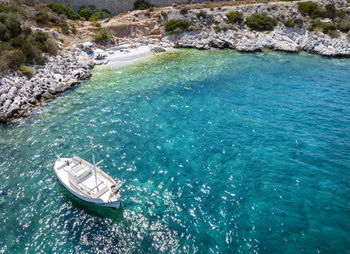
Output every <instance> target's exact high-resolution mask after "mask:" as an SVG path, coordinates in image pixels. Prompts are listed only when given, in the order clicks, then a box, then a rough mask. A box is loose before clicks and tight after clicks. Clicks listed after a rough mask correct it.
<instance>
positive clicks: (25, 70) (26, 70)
mask: <svg viewBox="0 0 350 254" xmlns="http://www.w3.org/2000/svg"><path fill="white" fill-rule="evenodd" d="M18 73H19V75H20V76H27V77H28V78H31V77H33V75H34V73H35V69H34V68H32V67H29V66H25V65H21V66H20V67H19V69H18Z"/></svg>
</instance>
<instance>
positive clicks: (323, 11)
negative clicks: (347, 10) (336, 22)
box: [298, 1, 336, 19]
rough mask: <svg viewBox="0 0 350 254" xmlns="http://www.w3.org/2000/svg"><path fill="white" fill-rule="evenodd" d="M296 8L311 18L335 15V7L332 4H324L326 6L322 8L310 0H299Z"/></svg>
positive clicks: (332, 16) (333, 16)
mask: <svg viewBox="0 0 350 254" xmlns="http://www.w3.org/2000/svg"><path fill="white" fill-rule="evenodd" d="M298 10H299V11H300V13H301V14H303V15H309V16H310V18H312V19H316V18H335V16H336V9H335V6H334V5H333V4H328V5H326V8H323V7H321V6H319V5H317V4H316V3H314V2H311V1H308V2H299V3H298Z"/></svg>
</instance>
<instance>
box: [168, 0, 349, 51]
mask: <svg viewBox="0 0 350 254" xmlns="http://www.w3.org/2000/svg"><path fill="white" fill-rule="evenodd" d="M331 2H332V3H334V4H335V5H336V6H338V7H340V8H343V7H344V8H347V7H345V6H346V5H347V3H346V1H342V0H337V1H327V0H324V1H323V2H318V3H319V4H323V5H325V4H327V3H331ZM344 10H345V9H344ZM346 10H347V12H350V9H346ZM204 11H205V12H206V13H207V17H206V18H198V17H197V16H196V14H197V13H198V11H196V10H191V12H189V13H188V14H186V15H185V16H184V15H181V14H180V12H176V11H175V10H172V11H170V13H169V15H168V16H169V19H171V18H175V19H184V18H186V19H187V20H192V21H193V22H194V26H195V27H196V29H194V31H187V32H183V33H181V34H178V35H170V36H168V39H169V40H170V41H173V42H175V45H176V47H184V48H188V47H190V48H198V49H208V48H211V47H214V48H232V49H236V50H238V51H261V50H264V49H271V50H281V51H291V52H298V51H307V52H310V53H316V54H320V55H324V56H343V57H350V40H349V35H347V34H345V33H341V32H339V33H338V36H337V37H331V36H330V35H327V34H324V33H322V32H310V31H309V30H308V27H309V22H310V19H308V18H307V17H304V16H302V15H301V14H300V13H299V11H298V9H297V3H295V2H280V3H269V4H253V5H246V6H244V5H243V6H234V7H222V8H220V9H218V8H215V9H212V10H210V9H205V10H204ZM231 11H239V12H241V13H243V15H244V16H245V17H247V16H249V15H251V14H255V13H262V12H266V13H267V14H268V15H269V16H271V17H275V18H277V19H278V20H279V22H278V25H277V26H276V27H275V28H274V30H273V31H271V32H270V31H268V32H256V31H252V30H250V29H249V28H248V27H247V25H246V24H244V23H243V24H235V25H229V24H227V17H226V14H227V13H228V12H231ZM288 18H291V19H292V20H293V21H294V27H293V28H289V27H286V26H285V25H284V24H283V22H284V21H286V20H287V19H288ZM215 27H220V29H219V31H218V29H217V30H216V31H215Z"/></svg>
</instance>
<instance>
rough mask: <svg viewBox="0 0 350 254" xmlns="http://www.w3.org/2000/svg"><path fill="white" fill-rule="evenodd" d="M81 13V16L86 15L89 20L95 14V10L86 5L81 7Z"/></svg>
mask: <svg viewBox="0 0 350 254" xmlns="http://www.w3.org/2000/svg"><path fill="white" fill-rule="evenodd" d="M78 13H79V15H80V16H81V17H84V18H85V20H89V19H90V17H91V15H92V14H94V10H93V9H91V8H88V7H85V6H82V7H81V8H80V9H79V12H78Z"/></svg>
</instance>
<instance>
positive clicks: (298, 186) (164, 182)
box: [0, 50, 350, 253]
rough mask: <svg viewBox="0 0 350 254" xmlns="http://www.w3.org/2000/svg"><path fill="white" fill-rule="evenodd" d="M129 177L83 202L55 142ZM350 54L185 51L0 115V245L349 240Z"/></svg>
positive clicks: (194, 245) (304, 247) (236, 249)
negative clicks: (8, 119)
mask: <svg viewBox="0 0 350 254" xmlns="http://www.w3.org/2000/svg"><path fill="white" fill-rule="evenodd" d="M87 135H92V136H94V137H95V143H97V144H99V148H98V153H97V160H101V159H104V162H103V169H104V170H105V171H107V172H108V173H109V174H110V175H112V176H113V177H115V178H117V177H122V178H123V179H125V180H126V184H125V185H124V189H123V198H124V209H122V210H119V211H114V210H111V209H102V208H97V207H93V206H90V205H86V204H84V203H81V202H80V201H79V200H76V199H75V198H73V197H72V196H70V195H69V194H68V193H67V191H65V190H64V188H63V187H62V186H61V185H60V184H59V183H58V181H57V180H56V178H55V176H54V173H53V163H54V160H55V157H54V153H53V151H56V152H57V153H59V154H61V155H62V156H71V155H73V154H77V155H79V156H81V157H83V158H85V159H88V160H90V157H89V153H84V151H85V150H87V149H88V139H87V138H86V136H87ZM349 144H350V60H348V59H331V58H324V57H320V56H315V55H309V54H285V53H254V54H242V53H237V52H234V51H195V50H182V51H179V52H178V53H176V54H168V55H167V54H166V55H162V56H158V57H155V58H152V59H149V60H146V61H143V62H140V63H137V64H134V65H131V66H128V67H123V68H119V69H96V70H94V76H93V78H92V79H91V80H89V81H88V82H86V83H84V84H82V85H80V86H78V87H76V88H75V89H73V90H72V91H69V92H66V93H64V94H63V95H60V96H59V97H58V98H57V99H55V100H53V101H50V102H48V103H47V105H45V106H44V107H43V108H41V109H38V110H37V111H36V112H35V113H34V114H33V115H32V116H31V117H30V118H27V119H24V120H20V121H17V122H16V123H13V124H10V125H6V126H4V125H3V126H1V127H0V212H1V214H0V216H1V227H0V252H1V253H3V252H5V253H143V251H144V252H145V253H302V252H303V253H350V251H349V250H350V240H349V236H350V223H349V222H350V146H349Z"/></svg>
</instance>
